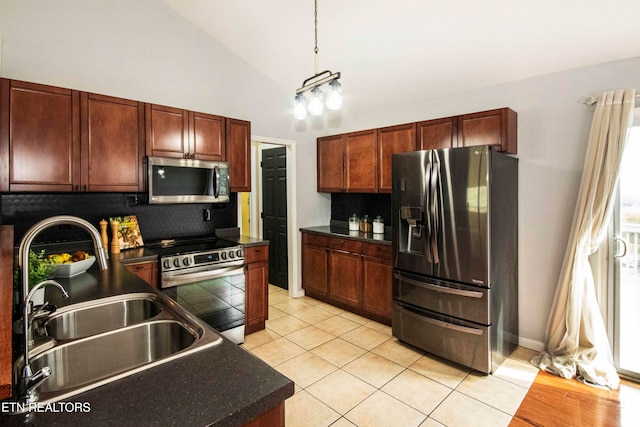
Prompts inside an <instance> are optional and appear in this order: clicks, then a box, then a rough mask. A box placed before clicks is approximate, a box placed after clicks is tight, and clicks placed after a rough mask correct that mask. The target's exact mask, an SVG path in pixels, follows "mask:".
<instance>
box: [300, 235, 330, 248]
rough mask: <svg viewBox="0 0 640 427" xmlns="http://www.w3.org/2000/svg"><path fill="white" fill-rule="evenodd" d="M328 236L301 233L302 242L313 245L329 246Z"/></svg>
mask: <svg viewBox="0 0 640 427" xmlns="http://www.w3.org/2000/svg"><path fill="white" fill-rule="evenodd" d="M329 240H330V237H329V236H320V235H318V234H311V233H302V243H303V244H307V245H314V246H323V247H327V248H328V247H329Z"/></svg>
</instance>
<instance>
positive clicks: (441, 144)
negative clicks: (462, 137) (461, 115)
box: [418, 117, 458, 150]
mask: <svg viewBox="0 0 640 427" xmlns="http://www.w3.org/2000/svg"><path fill="white" fill-rule="evenodd" d="M457 123H458V118H457V117H446V118H443V119H434V120H427V121H424V122H420V123H418V149H419V150H435V149H439V148H452V147H455V146H456V145H457V139H458V125H457Z"/></svg>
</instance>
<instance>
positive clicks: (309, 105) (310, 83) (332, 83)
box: [293, 0, 342, 120]
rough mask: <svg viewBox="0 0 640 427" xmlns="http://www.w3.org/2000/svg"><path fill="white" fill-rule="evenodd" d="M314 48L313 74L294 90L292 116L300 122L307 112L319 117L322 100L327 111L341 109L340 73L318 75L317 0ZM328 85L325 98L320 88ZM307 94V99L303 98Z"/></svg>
mask: <svg viewBox="0 0 640 427" xmlns="http://www.w3.org/2000/svg"><path fill="white" fill-rule="evenodd" d="M314 25H315V47H314V49H313V54H314V59H315V74H314V75H313V76H311V77H309V78H308V79H306V80H305V81H303V82H302V87H300V88H298V89H296V98H295V106H294V109H293V115H294V117H295V118H296V119H298V120H302V119H304V118H305V117H307V111H308V112H309V113H311V114H312V115H314V116H319V115H321V114H322V112H323V111H324V105H325V102H324V99H325V98H326V106H327V108H328V109H329V110H339V109H340V108H341V107H342V87H341V85H340V82H339V81H338V79H340V72H337V73H332V72H331V71H329V70H325V71H322V72H321V73H318V0H315V10H314ZM325 83H328V91H327V95H326V96H325V95H324V94H323V93H322V91H321V90H320V86H322V85H324V84H325ZM305 92H308V93H309V94H308V95H309V99H307V97H305Z"/></svg>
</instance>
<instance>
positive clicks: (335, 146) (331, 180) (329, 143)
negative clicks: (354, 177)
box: [317, 135, 345, 193]
mask: <svg viewBox="0 0 640 427" xmlns="http://www.w3.org/2000/svg"><path fill="white" fill-rule="evenodd" d="M344 141H345V136H344V135H335V136H325V137H322V138H318V140H317V150H318V153H317V155H318V160H317V165H318V191H319V192H323V193H337V192H341V191H344V190H345V184H344Z"/></svg>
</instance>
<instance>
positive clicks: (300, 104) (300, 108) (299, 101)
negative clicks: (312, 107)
mask: <svg viewBox="0 0 640 427" xmlns="http://www.w3.org/2000/svg"><path fill="white" fill-rule="evenodd" d="M295 103H296V105H295V106H294V107H293V117H295V118H296V119H297V120H303V119H304V118H305V117H307V100H306V98H305V97H304V95H302V94H301V93H299V94H297V95H296V100H295Z"/></svg>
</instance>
